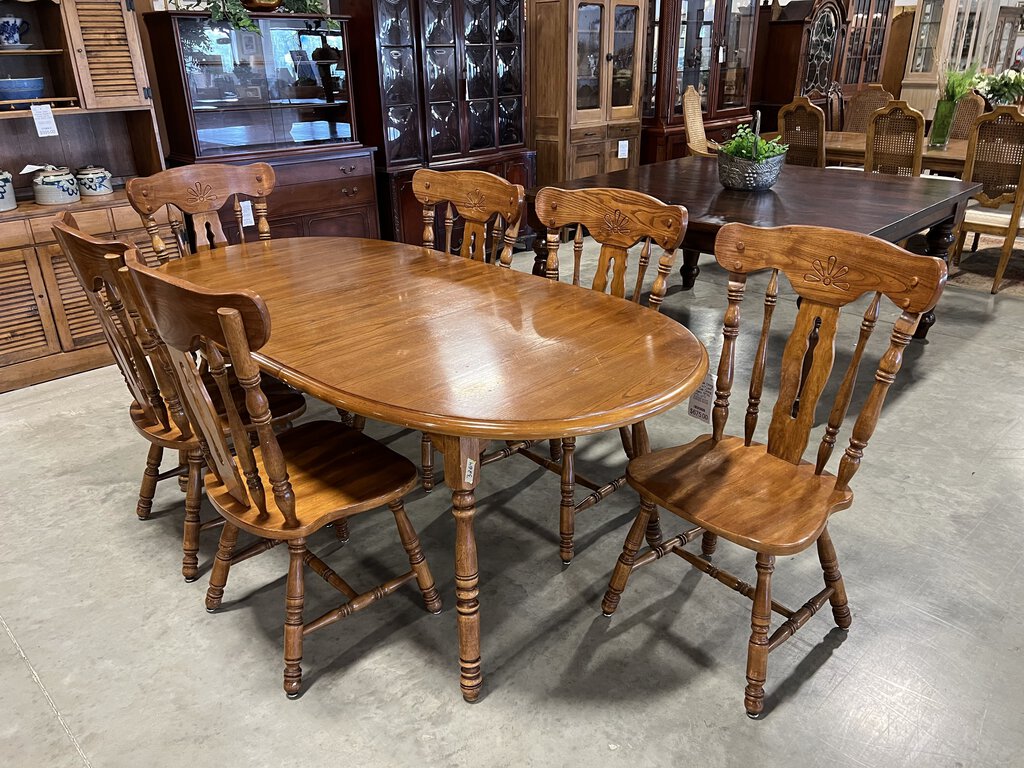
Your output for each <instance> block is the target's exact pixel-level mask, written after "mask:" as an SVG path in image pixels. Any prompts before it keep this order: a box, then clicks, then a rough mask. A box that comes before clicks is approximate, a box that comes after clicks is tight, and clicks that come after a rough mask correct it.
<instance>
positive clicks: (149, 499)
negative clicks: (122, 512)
mask: <svg viewBox="0 0 1024 768" xmlns="http://www.w3.org/2000/svg"><path fill="white" fill-rule="evenodd" d="M163 458H164V449H163V448H161V447H160V446H159V445H151V446H149V453H148V454H147V455H146V469H145V470H144V471H143V472H142V487H141V488H139V503H138V504H136V505H135V514H136V515H138V517H139V520H148V519H149V513H150V512H152V511H153V496H154V495H155V494H156V479H157V476H158V475H159V474H160V462H161V461H162V460H163Z"/></svg>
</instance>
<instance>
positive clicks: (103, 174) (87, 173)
mask: <svg viewBox="0 0 1024 768" xmlns="http://www.w3.org/2000/svg"><path fill="white" fill-rule="evenodd" d="M110 178H111V175H110V171H108V170H107V169H106V168H101V167H99V166H98V165H87V166H85V167H84V168H79V169H78V170H77V171H75V180H76V181H77V182H78V191H79V192H80V193H81V194H82V197H99V196H100V195H112V194H113V193H114V187H113V186H112V185H111V183H110Z"/></svg>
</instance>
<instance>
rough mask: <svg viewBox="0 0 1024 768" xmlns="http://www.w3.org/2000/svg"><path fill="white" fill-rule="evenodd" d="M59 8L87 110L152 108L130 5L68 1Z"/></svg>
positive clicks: (101, 0) (97, 0)
mask: <svg viewBox="0 0 1024 768" xmlns="http://www.w3.org/2000/svg"><path fill="white" fill-rule="evenodd" d="M60 7H61V11H62V13H63V14H64V29H65V30H66V31H67V35H68V44H69V45H70V47H71V59H72V61H73V62H74V65H75V73H76V76H77V78H78V89H79V93H80V94H81V97H82V106H84V107H87V108H89V109H103V108H111V107H134V106H146V105H148V104H149V99H148V98H147V97H146V95H145V91H144V89H148V86H149V81H148V80H147V78H146V68H145V62H144V61H143V58H142V46H141V44H140V43H139V29H138V26H137V24H136V21H135V14H134V13H132V12H131V11H129V10H128V8H127V7H126V3H125V0H64V1H63V2H62V3H61V4H60Z"/></svg>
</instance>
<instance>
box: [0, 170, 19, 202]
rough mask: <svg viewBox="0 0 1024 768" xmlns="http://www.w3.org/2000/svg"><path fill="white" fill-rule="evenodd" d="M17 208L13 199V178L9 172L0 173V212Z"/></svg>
mask: <svg viewBox="0 0 1024 768" xmlns="http://www.w3.org/2000/svg"><path fill="white" fill-rule="evenodd" d="M17 207H18V201H17V200H15V199H14V177H13V176H12V175H11V173H10V171H0V211H13V210H14V209H15V208H17Z"/></svg>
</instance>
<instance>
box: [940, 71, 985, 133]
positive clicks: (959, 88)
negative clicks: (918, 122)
mask: <svg viewBox="0 0 1024 768" xmlns="http://www.w3.org/2000/svg"><path fill="white" fill-rule="evenodd" d="M977 79H978V70H977V67H975V66H971V67H970V68H969V69H967V70H964V71H961V70H958V69H947V70H946V73H945V75H944V76H943V81H944V82H943V84H942V88H941V89H940V91H939V93H940V98H939V100H938V102H936V104H935V115H934V116H933V117H932V130H931V135H930V136H929V137H928V144H929V146H932V147H945V146H946V145H947V144H949V130H950V128H952V126H953V114H954V113H955V112H956V103H957V102H958V101H960V99H962V98H963V97H964V96H966V95H967V94H968V93H970V92H971V88H973V87H974V85H975V83H976V82H977Z"/></svg>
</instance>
